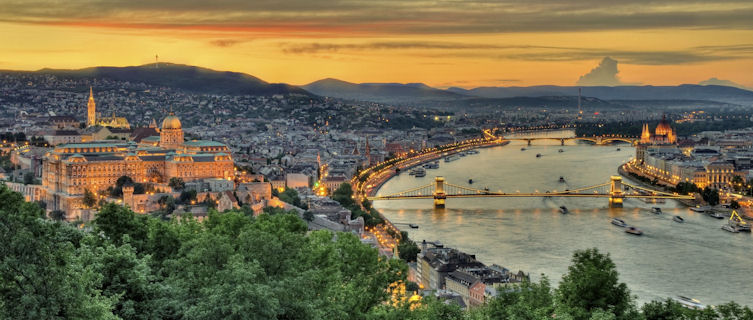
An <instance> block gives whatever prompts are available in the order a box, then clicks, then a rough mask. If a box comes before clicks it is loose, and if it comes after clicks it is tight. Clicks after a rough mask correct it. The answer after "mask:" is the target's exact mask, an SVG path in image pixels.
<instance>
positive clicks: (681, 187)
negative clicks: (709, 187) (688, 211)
mask: <svg viewBox="0 0 753 320" xmlns="http://www.w3.org/2000/svg"><path fill="white" fill-rule="evenodd" d="M675 191H677V192H678V193H682V194H690V193H692V192H698V191H699V189H698V186H697V185H695V184H694V183H690V182H680V183H678V184H677V185H676V186H675Z"/></svg>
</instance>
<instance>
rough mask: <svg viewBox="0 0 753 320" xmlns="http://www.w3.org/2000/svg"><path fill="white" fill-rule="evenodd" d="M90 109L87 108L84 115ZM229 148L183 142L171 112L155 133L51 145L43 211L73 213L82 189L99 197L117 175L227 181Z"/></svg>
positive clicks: (230, 166) (148, 179) (44, 175)
mask: <svg viewBox="0 0 753 320" xmlns="http://www.w3.org/2000/svg"><path fill="white" fill-rule="evenodd" d="M91 118H92V112H89V119H91ZM233 175H234V165H233V159H232V157H231V155H230V150H229V148H228V147H227V146H226V145H225V144H222V143H219V142H214V141H204V140H193V141H184V139H183V128H182V126H181V123H180V120H179V119H178V117H176V116H175V115H174V114H173V113H170V115H169V116H167V117H166V118H165V119H164V120H163V121H162V126H161V128H160V130H159V136H158V137H157V136H153V137H149V138H145V139H143V140H141V141H140V142H138V143H137V142H134V141H118V140H114V141H113V140H107V141H92V142H87V143H69V144H61V145H58V146H56V147H55V148H54V149H53V150H52V151H50V152H48V153H47V154H46V155H45V157H44V159H43V168H42V186H43V188H44V191H45V192H44V193H45V195H44V196H43V197H44V199H45V201H46V202H47V208H48V210H63V211H66V212H67V213H68V214H69V215H70V216H77V212H80V211H79V210H81V209H83V208H84V206H83V204H82V200H83V196H84V194H85V192H86V190H89V191H91V192H94V193H96V194H99V195H103V194H104V193H105V190H107V188H108V187H111V186H114V185H115V182H116V181H117V180H118V178H119V177H121V176H128V177H130V178H131V179H133V181H134V182H138V183H152V184H155V185H163V186H166V184H167V182H168V181H169V180H170V178H173V177H178V178H181V179H183V180H184V181H192V180H198V179H217V178H220V179H228V180H229V179H232V177H233Z"/></svg>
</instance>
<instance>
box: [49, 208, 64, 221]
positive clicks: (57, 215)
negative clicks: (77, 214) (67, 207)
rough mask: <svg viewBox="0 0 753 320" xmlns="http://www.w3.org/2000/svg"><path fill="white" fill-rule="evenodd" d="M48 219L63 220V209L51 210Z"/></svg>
mask: <svg viewBox="0 0 753 320" xmlns="http://www.w3.org/2000/svg"><path fill="white" fill-rule="evenodd" d="M50 219H52V220H55V221H65V211H63V210H52V211H51V212H50Z"/></svg>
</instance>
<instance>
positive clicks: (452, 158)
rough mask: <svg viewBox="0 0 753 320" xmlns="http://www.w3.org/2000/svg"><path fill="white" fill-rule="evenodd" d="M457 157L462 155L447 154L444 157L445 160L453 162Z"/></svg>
mask: <svg viewBox="0 0 753 320" xmlns="http://www.w3.org/2000/svg"><path fill="white" fill-rule="evenodd" d="M457 159H460V157H459V156H457V155H451V156H446V157H444V162H453V161H455V160H457Z"/></svg>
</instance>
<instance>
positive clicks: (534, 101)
mask: <svg viewBox="0 0 753 320" xmlns="http://www.w3.org/2000/svg"><path fill="white" fill-rule="evenodd" d="M581 104H582V106H583V107H587V108H599V109H610V108H624V107H626V104H623V103H619V102H614V101H606V100H601V99H598V98H593V97H583V98H582V101H581ZM435 106H437V107H440V108H442V109H452V108H453V107H461V108H464V109H467V110H476V111H479V110H495V109H510V108H542V109H547V108H563V109H571V110H573V111H575V110H578V97H577V96H542V97H510V98H469V99H463V100H458V101H452V102H436V103H435Z"/></svg>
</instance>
